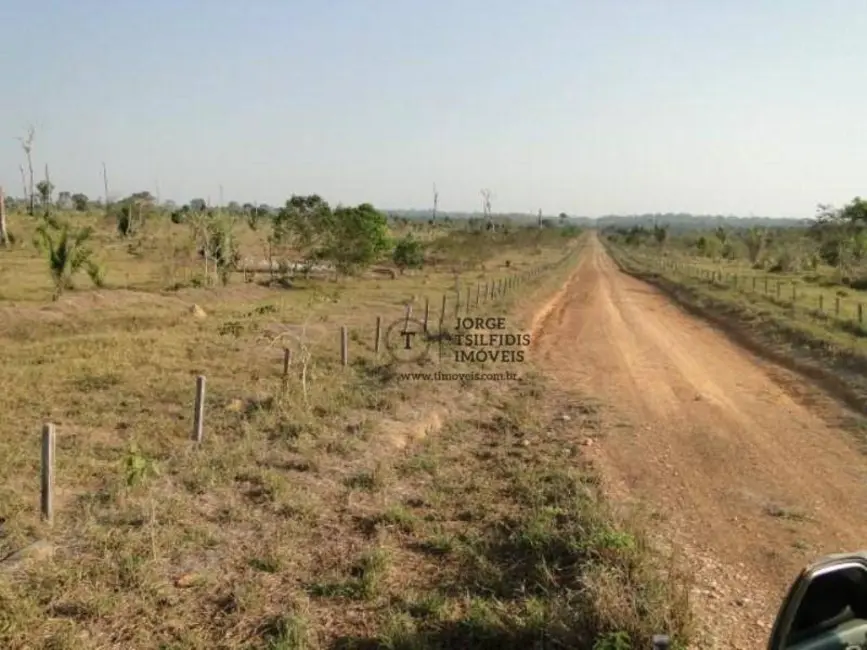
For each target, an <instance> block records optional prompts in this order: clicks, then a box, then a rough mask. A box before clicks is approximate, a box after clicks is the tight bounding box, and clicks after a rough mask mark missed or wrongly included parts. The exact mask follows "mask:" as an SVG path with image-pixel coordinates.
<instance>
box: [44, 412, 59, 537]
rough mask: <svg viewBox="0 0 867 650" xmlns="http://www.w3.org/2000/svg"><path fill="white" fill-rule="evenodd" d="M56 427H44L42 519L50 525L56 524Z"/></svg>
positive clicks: (45, 425) (49, 424)
mask: <svg viewBox="0 0 867 650" xmlns="http://www.w3.org/2000/svg"><path fill="white" fill-rule="evenodd" d="M55 449H56V446H55V435H54V425H53V424H51V423H48V424H44V425H43V426H42V476H41V478H42V481H41V482H42V494H41V506H42V519H43V520H45V521H46V522H48V523H49V524H51V523H53V522H54V450H55Z"/></svg>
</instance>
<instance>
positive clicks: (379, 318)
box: [373, 316, 427, 354]
mask: <svg viewBox="0 0 867 650" xmlns="http://www.w3.org/2000/svg"><path fill="white" fill-rule="evenodd" d="M425 328H427V318H426V317H425ZM380 341H382V316H377V317H376V334H375V338H374V339H373V352H374V353H375V354H379V345H380Z"/></svg>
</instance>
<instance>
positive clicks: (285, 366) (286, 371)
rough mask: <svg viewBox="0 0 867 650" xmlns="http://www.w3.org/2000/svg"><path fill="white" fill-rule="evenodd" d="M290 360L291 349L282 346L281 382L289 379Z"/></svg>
mask: <svg viewBox="0 0 867 650" xmlns="http://www.w3.org/2000/svg"><path fill="white" fill-rule="evenodd" d="M291 361H292V351H291V350H290V349H289V348H283V383H284V384H285V383H286V381H287V380H288V379H289V363H290V362H291Z"/></svg>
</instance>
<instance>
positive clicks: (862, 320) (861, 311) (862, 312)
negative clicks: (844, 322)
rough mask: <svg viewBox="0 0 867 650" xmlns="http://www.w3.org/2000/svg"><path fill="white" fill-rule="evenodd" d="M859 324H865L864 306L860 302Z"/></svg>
mask: <svg viewBox="0 0 867 650" xmlns="http://www.w3.org/2000/svg"><path fill="white" fill-rule="evenodd" d="M858 322H859V323H863V322H864V305H863V304H861V303H860V302H859V303H858Z"/></svg>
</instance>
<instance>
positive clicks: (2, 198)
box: [0, 187, 9, 248]
mask: <svg viewBox="0 0 867 650" xmlns="http://www.w3.org/2000/svg"><path fill="white" fill-rule="evenodd" d="M0 246H3V247H4V248H6V247H8V246H9V231H7V230H6V195H5V194H4V193H3V188H2V187H0Z"/></svg>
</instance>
